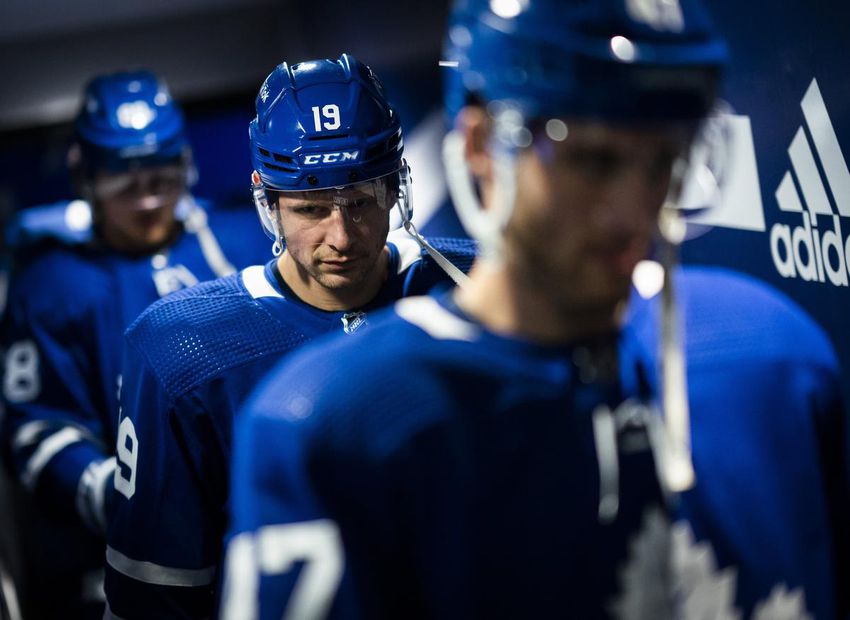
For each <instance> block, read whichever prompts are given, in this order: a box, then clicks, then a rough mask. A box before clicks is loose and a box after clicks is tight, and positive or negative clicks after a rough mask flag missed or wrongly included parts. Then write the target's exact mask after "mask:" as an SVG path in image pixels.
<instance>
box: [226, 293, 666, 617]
mask: <svg viewBox="0 0 850 620" xmlns="http://www.w3.org/2000/svg"><path fill="white" fill-rule="evenodd" d="M321 344H322V346H319V344H318V343H317V345H316V346H315V347H311V348H310V349H309V350H307V351H304V352H302V353H299V354H297V355H296V356H293V357H291V358H290V359H289V360H287V361H286V362H285V363H284V365H282V366H279V367H276V368H275V369H274V370H273V371H272V372H271V373H270V374H269V375H267V377H266V378H265V379H264V380H263V383H262V384H261V386H260V387H259V388H258V389H257V391H256V392H255V393H254V394H253V395H252V397H251V399H250V400H249V401H247V404H246V406H245V408H244V410H243V411H242V412H241V413H240V415H239V417H238V418H237V423H236V425H237V426H236V438H235V449H234V450H235V454H234V471H233V483H232V487H233V500H232V505H233V514H234V523H233V532H234V533H235V536H234V537H233V538H232V541H231V543H230V547H229V552H228V560H227V571H226V573H227V574H226V584H225V598H224V602H223V612H224V614H223V617H225V618H228V619H231V620H232V619H237V618H254V617H258V618H263V619H271V618H275V619H276V618H281V617H285V618H290V617H291V618H324V617H326V616H327V617H331V618H369V619H380V618H406V619H407V618H440V619H452V618H458V619H469V618H582V619H589V618H607V617H621V618H653V619H661V618H666V617H669V613H670V607H669V604H670V601H669V597H668V594H667V593H668V585H667V582H666V576H667V571H666V569H667V566H668V564H667V551H668V547H667V540H668V533H669V529H668V522H667V520H666V516H665V508H664V506H663V499H662V493H661V490H660V486H659V484H658V480H657V476H656V468H655V463H654V458H653V454H652V450H651V442H650V433H649V432H648V429H649V428H650V427H651V425H652V424H653V423H654V422H653V419H654V416H655V415H656V414H654V413H653V410H652V409H651V408H650V407H648V406H647V399H648V398H649V397H650V396H651V395H650V393H649V391H648V385H647V384H646V381H645V380H644V379H643V378H644V377H645V375H646V372H645V371H646V369H645V361H646V360H645V357H644V355H643V353H642V351H641V348H640V347H639V346H636V341H635V339H634V337H633V335H632V334H631V333H630V332H629V331H628V330H626V331H624V332H622V333H621V334H619V335H616V334H612V335H610V337H602V338H599V339H594V340H593V341H589V342H581V343H575V344H574V345H571V346H563V347H560V346H540V345H535V344H532V343H529V342H527V341H523V340H520V339H513V338H509V337H504V336H499V335H496V334H494V333H492V332H489V331H487V330H486V329H484V328H482V326H481V325H480V324H478V323H476V322H474V321H472V320H470V319H469V318H468V317H466V316H464V314H463V313H462V312H460V311H459V310H458V309H457V308H456V307H455V306H454V305H453V303H452V301H451V298H450V297H449V296H441V297H420V298H412V299H407V300H403V301H401V302H399V303H397V304H396V305H395V306H394V309H393V311H392V312H389V313H387V314H384V315H382V317H381V318H380V319H376V320H375V328H374V329H372V330H370V331H369V332H367V333H364V334H362V335H360V336H358V337H357V338H353V339H348V340H344V339H341V338H336V339H328V340H324V341H323V342H322V343H321Z"/></svg>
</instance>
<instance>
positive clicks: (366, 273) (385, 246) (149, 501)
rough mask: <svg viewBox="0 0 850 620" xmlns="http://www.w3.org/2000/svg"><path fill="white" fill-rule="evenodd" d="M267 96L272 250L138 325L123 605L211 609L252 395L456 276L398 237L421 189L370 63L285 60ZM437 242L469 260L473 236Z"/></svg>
mask: <svg viewBox="0 0 850 620" xmlns="http://www.w3.org/2000/svg"><path fill="white" fill-rule="evenodd" d="M256 105H257V117H256V118H255V119H254V120H253V121H252V122H251V124H250V129H249V136H250V147H251V161H252V163H253V165H254V168H255V172H254V174H253V185H254V195H255V199H256V203H257V209H258V212H259V215H260V219H261V221H262V224H263V226H264V228H265V229H266V230H267V231H268V232H269V234H270V237H271V238H272V239H273V240H274V245H273V252H274V254H275V258H274V259H273V260H271V261H270V262H269V263H268V264H266V265H265V266H257V267H250V268H248V269H246V270H243V271H241V272H240V273H239V274H236V275H234V276H231V277H228V278H223V279H219V280H216V281H213V282H209V283H206V284H203V285H201V286H198V287H195V288H193V289H191V290H188V291H185V292H181V293H178V294H176V295H173V296H171V297H169V298H168V299H165V300H162V301H161V302H159V303H157V304H155V305H154V306H152V307H151V308H149V309H148V310H147V311H146V312H145V313H144V314H143V315H142V316H141V317H140V318H139V319H138V320H137V321H136V322H135V323H134V324H133V325H132V326H131V327H130V329H129V330H128V332H127V336H126V338H127V348H128V353H127V362H126V364H125V382H124V386H123V391H122V404H123V413H122V417H121V420H120V424H119V433H118V449H117V451H118V463H119V468H120V469H119V471H118V474H117V475H116V478H115V488H116V494H115V496H116V499H115V503H116V506H115V512H114V516H113V519H112V522H111V524H110V529H109V536H108V548H107V563H108V566H107V576H106V593H107V599H108V605H109V608H110V612H111V613H112V614H114V615H115V616H116V617H120V618H178V617H179V618H184V617H187V618H206V617H210V615H211V614H212V613H213V608H214V591H215V588H216V585H217V583H218V581H219V578H220V575H219V572H220V571H219V569H218V566H219V564H220V560H221V556H222V539H223V537H224V534H225V531H226V506H227V503H228V501H229V460H230V444H231V425H232V422H233V418H234V415H235V412H236V410H237V408H238V407H239V406H240V405H241V403H242V401H243V400H244V398H245V396H246V395H247V394H248V392H249V391H250V390H251V389H252V388H253V387H254V386H255V385H256V383H257V382H258V381H259V379H260V377H261V376H262V375H263V374H265V373H266V372H267V371H268V369H269V367H270V366H272V365H273V364H274V363H275V362H276V361H277V360H278V359H280V358H281V357H282V356H285V355H287V354H289V352H290V351H291V350H293V349H295V348H297V347H300V346H302V345H303V344H305V343H307V342H308V341H310V340H312V339H313V338H315V337H316V336H318V335H320V334H324V333H327V332H339V333H343V334H344V335H346V337H360V335H361V333H363V332H368V331H370V330H371V329H372V327H371V325H369V323H371V315H372V311H373V310H375V309H377V308H379V307H380V306H383V305H386V304H388V303H390V302H391V301H394V300H396V299H398V298H400V297H402V296H404V295H410V294H422V293H424V292H426V291H427V290H429V289H430V288H431V287H432V286H434V285H435V284H438V283H440V282H444V281H446V280H448V277H447V276H446V274H445V273H444V272H443V270H442V269H441V267H440V266H438V262H442V261H444V260H445V259H444V257H442V255H438V254H436V253H435V256H437V258H436V259H434V258H432V257H431V254H430V252H433V247H431V246H430V245H429V244H427V242H425V241H424V240H422V239H419V240H418V241H415V240H414V239H413V238H411V236H410V235H408V233H406V232H405V231H399V233H400V234H398V233H396V232H393V233H391V234H390V238H389V240H388V237H387V235H388V229H389V216H390V212H391V210H392V209H393V208H394V207H397V208H398V209H400V210H401V212H402V213H401V215H402V219H403V220H404V221H405V222H408V224H409V216H410V208H411V204H410V190H411V186H410V177H409V170H408V166H407V164H406V162H405V160H404V159H402V153H403V139H402V129H401V125H400V121H399V118H398V115H397V114H396V112H395V111H394V110H393V108H392V107H390V105H389V103H388V102H387V99H386V95H385V93H384V90H383V87H382V85H381V83H380V82H379V80H378V78H377V77H376V76H375V75H374V74H373V73H372V71H371V70H370V69H369V67H367V66H365V65H363V64H361V63H360V62H358V61H357V60H356V59H355V58H353V57H352V56H349V55H347V54H343V55H342V56H341V57H340V58H339V59H338V60H314V61H308V62H301V63H297V64H287V63H283V64H281V65H279V66H278V67H276V68H275V69H274V71H272V73H271V74H270V75H269V76H268V78H267V79H266V80H265V82H264V83H263V85H262V87H261V88H260V91H259V94H258V96H257V101H256ZM420 243H422V244H424V245H426V246H427V247H428V250H429V253H428V254H425V253H424V252H423V249H422V247H420ZM435 244H436V245H438V246H439V245H441V244H442V246H443V247H444V248H445V249H447V250H448V252H449V255H450V256H451V257H453V258H454V259H455V260H456V261H460V263H462V264H463V265H465V266H466V267H467V268H468V267H469V265H470V264H471V262H472V258H473V254H474V243H473V242H471V241H469V240H444V241H443V242H441V243H439V242H436V241H435ZM455 275H456V276H458V277H464V276H463V274H460V275H458V274H457V273H456V274H455ZM317 371H318V372H321V368H317Z"/></svg>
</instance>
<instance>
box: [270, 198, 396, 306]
mask: <svg viewBox="0 0 850 620" xmlns="http://www.w3.org/2000/svg"><path fill="white" fill-rule="evenodd" d="M387 191H388V189H387V187H386V186H385V185H383V186H382V185H380V184H376V183H374V182H369V183H363V184H359V185H354V186H349V187H346V188H342V189H328V190H314V191H310V192H284V193H281V194H279V198H278V208H277V214H278V217H279V218H280V226H281V229H282V231H283V236H284V239H285V240H286V253H287V254H288V255H289V257H290V258H291V259H292V262H293V263H294V265H295V266H296V268H297V269H298V271H299V272H300V275H301V276H302V277H306V278H309V279H310V280H312V282H313V283H315V285H317V286H318V287H320V288H322V289H325V291H328V292H336V293H338V294H340V295H346V294H348V293H350V292H352V291H356V290H357V289H358V288H360V287H361V286H362V285H364V284H365V283H367V282H370V281H371V280H373V279H374V278H375V276H376V269H377V265H378V259H379V257H380V256H381V254H382V253H383V250H384V244H385V243H386V239H387V233H388V232H389V205H390V204H392V203H394V201H395V193H394V192H392V191H391V192H390V193H392V196H388V195H387Z"/></svg>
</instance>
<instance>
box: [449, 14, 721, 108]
mask: <svg viewBox="0 0 850 620" xmlns="http://www.w3.org/2000/svg"><path fill="white" fill-rule="evenodd" d="M444 58H445V61H446V62H445V63H444V64H446V65H447V66H449V67H450V69H449V72H448V74H447V75H446V80H445V99H446V106H447V111H448V113H449V114H450V115H451V116H452V117H454V116H456V114H457V112H459V111H460V108H461V107H463V105H464V104H465V103H467V102H468V101H469V100H470V99H473V100H474V99H477V100H479V101H483V102H489V101H506V102H510V103H511V104H512V105H513V106H514V107H515V108H517V109H518V110H519V111H520V112H521V113H522V115H523V117H524V118H526V119H531V118H540V117H544V118H549V117H564V116H572V117H592V118H600V119H604V120H622V121H631V120H637V121H640V120H652V119H663V120H675V119H684V120H687V119H697V120H698V119H700V118H702V117H703V116H705V115H706V114H707V113H708V111H709V110H710V109H711V107H712V105H713V103H714V100H715V97H716V94H717V90H718V85H719V78H720V73H721V70H722V68H723V66H724V65H725V64H726V62H727V60H728V50H727V46H726V44H725V42H724V40H723V39H722V38H721V37H720V35H719V34H718V33H717V31H716V30H715V28H714V26H713V24H712V22H711V20H710V18H709V17H708V15H707V14H706V12H705V10H704V9H703V7H702V5H701V3H700V1H699V0H457V2H455V5H454V8H453V11H452V13H451V16H450V18H449V28H448V33H447V36H446V40H445V44H444Z"/></svg>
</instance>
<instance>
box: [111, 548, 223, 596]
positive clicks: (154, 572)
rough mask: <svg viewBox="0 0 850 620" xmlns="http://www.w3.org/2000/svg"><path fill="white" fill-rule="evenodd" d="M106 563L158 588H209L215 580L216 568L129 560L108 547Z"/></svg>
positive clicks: (132, 577) (122, 572) (124, 573)
mask: <svg viewBox="0 0 850 620" xmlns="http://www.w3.org/2000/svg"><path fill="white" fill-rule="evenodd" d="M106 562H107V564H109V565H110V566H111V567H112V568H114V569H115V570H117V571H118V572H119V573H121V574H122V575H126V576H127V577H130V578H131V579H135V580H137V581H143V582H144V583H150V584H153V585H156V586H177V587H183V588H188V587H196V586H208V585H210V584H211V583H212V582H213V579H214V578H215V570H216V567H215V566H207V567H206V568H171V567H170V566H161V565H159V564H154V563H153V562H144V561H140V560H134V559H132V558H128V557H127V556H126V555H124V554H123V553H121V552H120V551H116V550H115V549H113V548H112V547H109V546H107V547H106Z"/></svg>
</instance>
